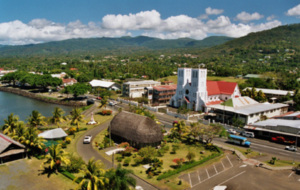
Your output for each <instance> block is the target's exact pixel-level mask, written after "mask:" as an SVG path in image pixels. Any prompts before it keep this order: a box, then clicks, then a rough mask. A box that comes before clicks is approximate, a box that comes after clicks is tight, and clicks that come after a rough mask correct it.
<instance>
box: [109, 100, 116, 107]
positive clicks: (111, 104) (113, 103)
mask: <svg viewBox="0 0 300 190" xmlns="http://www.w3.org/2000/svg"><path fill="white" fill-rule="evenodd" d="M117 103H118V102H116V101H110V102H109V103H108V104H109V105H110V106H114V105H116V104H117Z"/></svg>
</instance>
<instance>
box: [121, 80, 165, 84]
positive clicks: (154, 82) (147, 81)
mask: <svg viewBox="0 0 300 190" xmlns="http://www.w3.org/2000/svg"><path fill="white" fill-rule="evenodd" d="M124 84H160V82H157V81H154V80H141V81H128V82H125V83H124Z"/></svg>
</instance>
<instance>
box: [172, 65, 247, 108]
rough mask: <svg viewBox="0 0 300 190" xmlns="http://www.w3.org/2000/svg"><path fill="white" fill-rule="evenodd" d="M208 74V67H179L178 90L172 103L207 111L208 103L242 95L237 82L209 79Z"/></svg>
mask: <svg viewBox="0 0 300 190" xmlns="http://www.w3.org/2000/svg"><path fill="white" fill-rule="evenodd" d="M206 76H207V70H206V69H192V68H179V69H178V81H177V90H176V94H175V95H174V96H173V97H172V98H171V100H170V105H171V106H174V107H180V106H182V105H186V106H187V108H188V109H192V110H195V111H207V106H208V105H213V104H219V103H221V102H223V101H226V100H227V99H231V98H233V97H240V96H241V94H240V91H239V88H238V85H237V83H233V82H225V81H207V80H206Z"/></svg>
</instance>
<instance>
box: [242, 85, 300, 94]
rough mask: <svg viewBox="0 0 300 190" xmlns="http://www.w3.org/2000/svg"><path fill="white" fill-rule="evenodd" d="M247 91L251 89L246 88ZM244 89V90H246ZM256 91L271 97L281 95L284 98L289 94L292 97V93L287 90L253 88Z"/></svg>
mask: <svg viewBox="0 0 300 190" xmlns="http://www.w3.org/2000/svg"><path fill="white" fill-rule="evenodd" d="M247 88H248V89H250V90H251V89H252V87H247ZM247 88H245V89H244V90H246V89H247ZM255 89H256V91H260V90H261V91H262V92H263V93H264V94H272V95H281V96H285V95H287V93H288V92H289V93H290V94H291V95H294V92H293V91H287V90H276V89H266V88H255Z"/></svg>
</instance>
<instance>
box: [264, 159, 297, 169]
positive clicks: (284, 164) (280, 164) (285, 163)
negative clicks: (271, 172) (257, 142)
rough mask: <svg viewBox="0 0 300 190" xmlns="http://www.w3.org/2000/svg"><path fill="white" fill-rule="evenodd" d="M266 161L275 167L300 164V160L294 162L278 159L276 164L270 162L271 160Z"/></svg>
mask: <svg viewBox="0 0 300 190" xmlns="http://www.w3.org/2000/svg"><path fill="white" fill-rule="evenodd" d="M264 163H266V164H267V165H269V166H273V167H282V166H295V167H296V166H297V165H298V164H300V162H295V163H294V164H293V161H292V160H276V161H275V164H274V165H273V164H270V162H269V161H265V162H264Z"/></svg>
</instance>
